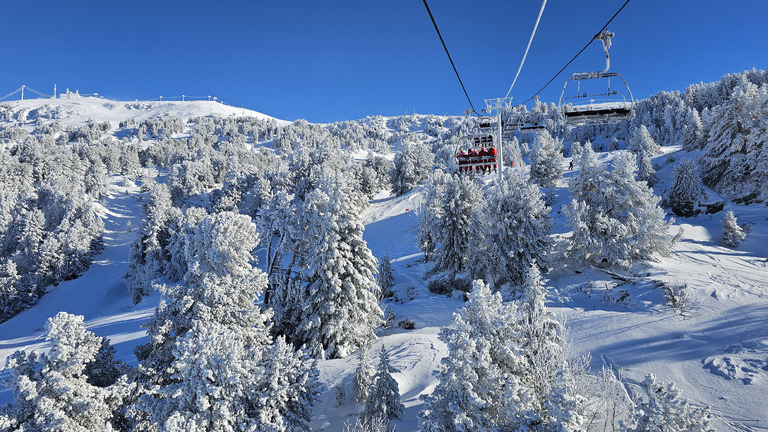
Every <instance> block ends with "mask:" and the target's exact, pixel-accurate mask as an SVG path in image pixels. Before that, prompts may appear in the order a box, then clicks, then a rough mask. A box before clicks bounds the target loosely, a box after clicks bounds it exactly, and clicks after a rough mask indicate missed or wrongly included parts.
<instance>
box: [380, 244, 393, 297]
mask: <svg viewBox="0 0 768 432" xmlns="http://www.w3.org/2000/svg"><path fill="white" fill-rule="evenodd" d="M376 281H377V282H378V284H379V289H380V291H381V298H388V297H392V296H393V295H395V292H394V291H392V287H394V286H395V282H394V276H393V274H392V262H391V261H390V260H389V255H388V254H387V253H384V256H382V257H381V258H379V269H378V278H377V280H376Z"/></svg>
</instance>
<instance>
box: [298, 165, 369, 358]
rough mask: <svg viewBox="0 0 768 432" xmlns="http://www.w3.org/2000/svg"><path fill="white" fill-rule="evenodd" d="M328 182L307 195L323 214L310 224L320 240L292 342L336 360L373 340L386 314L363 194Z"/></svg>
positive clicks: (313, 253)
mask: <svg viewBox="0 0 768 432" xmlns="http://www.w3.org/2000/svg"><path fill="white" fill-rule="evenodd" d="M326 181H328V183H327V184H325V185H324V186H323V187H319V188H318V189H315V190H314V191H313V192H312V193H310V194H309V195H308V196H307V201H308V202H310V203H312V202H314V203H315V204H314V205H316V206H317V207H318V209H319V212H318V213H317V214H318V215H319V218H318V219H317V220H315V221H313V222H312V223H311V225H312V227H311V228H310V229H311V230H314V232H316V233H317V234H315V235H311V236H310V238H313V239H314V241H315V242H316V243H314V245H313V247H312V251H311V255H310V257H309V258H308V267H309V271H308V274H307V280H308V284H307V287H306V295H305V297H304V298H303V299H302V300H301V305H300V306H301V311H300V312H299V318H298V321H297V326H296V333H295V335H294V336H293V339H292V340H293V341H294V342H295V343H297V344H298V345H305V346H306V347H308V348H309V349H312V350H320V351H319V354H321V355H325V356H327V357H331V358H335V357H345V356H346V355H348V354H349V353H350V352H351V351H352V350H354V349H355V348H356V347H360V346H363V345H366V344H368V343H370V342H372V341H373V340H374V339H375V337H376V336H375V334H374V328H375V327H376V326H378V325H379V324H380V323H381V317H382V315H383V312H382V311H381V308H380V307H379V305H378V296H379V287H378V285H377V284H376V280H375V279H374V273H375V271H376V258H374V257H373V255H372V254H371V251H370V249H368V246H367V245H366V243H365V241H364V240H363V229H364V225H363V223H362V221H361V218H360V213H359V212H360V209H361V208H362V207H363V205H364V203H365V201H364V198H363V197H362V196H361V194H360V193H359V192H355V191H353V190H351V188H349V187H348V186H345V185H344V184H343V182H341V181H340V179H338V178H335V179H327V180H326ZM316 352H317V351H316Z"/></svg>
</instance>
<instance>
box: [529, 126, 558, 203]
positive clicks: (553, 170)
mask: <svg viewBox="0 0 768 432" xmlns="http://www.w3.org/2000/svg"><path fill="white" fill-rule="evenodd" d="M563 161H564V158H563V144H562V142H561V141H560V140H556V139H554V138H552V136H551V135H550V134H549V132H547V131H546V130H544V131H542V132H539V133H538V134H536V138H535V139H534V141H533V150H532V152H531V182H533V183H536V184H537V185H539V186H540V187H542V188H546V189H547V191H548V192H547V201H548V202H551V200H552V188H554V187H555V186H556V185H557V182H558V181H559V180H560V178H561V177H562V176H563Z"/></svg>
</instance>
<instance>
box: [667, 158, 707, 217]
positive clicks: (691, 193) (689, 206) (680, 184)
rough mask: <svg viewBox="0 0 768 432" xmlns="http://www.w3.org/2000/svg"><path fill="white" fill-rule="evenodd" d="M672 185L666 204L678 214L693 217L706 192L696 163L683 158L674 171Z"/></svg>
mask: <svg viewBox="0 0 768 432" xmlns="http://www.w3.org/2000/svg"><path fill="white" fill-rule="evenodd" d="M672 181H673V183H672V187H671V188H670V189H669V192H668V193H667V199H666V204H667V205H668V206H669V207H671V208H672V211H673V212H674V213H675V214H676V215H678V216H684V217H691V216H694V215H695V214H696V211H695V207H696V206H697V205H698V203H699V200H700V199H701V197H702V196H703V194H704V190H703V188H702V185H701V179H700V178H699V172H698V169H697V167H696V163H695V162H694V161H693V160H691V159H683V160H681V161H680V163H678V164H677V165H676V166H675V169H674V170H673V171H672Z"/></svg>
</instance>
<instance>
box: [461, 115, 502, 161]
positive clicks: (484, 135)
mask: <svg viewBox="0 0 768 432" xmlns="http://www.w3.org/2000/svg"><path fill="white" fill-rule="evenodd" d="M477 124H478V127H479V128H480V133H478V134H476V135H474V136H472V137H471V139H470V143H469V146H468V147H469V149H468V150H462V149H461V148H457V149H456V164H457V165H458V166H459V173H471V172H477V173H483V174H489V173H491V171H493V172H496V170H497V160H496V158H497V151H496V147H495V142H496V138H495V137H494V135H493V127H494V122H493V120H491V119H489V118H487V117H480V118H478V120H477Z"/></svg>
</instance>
